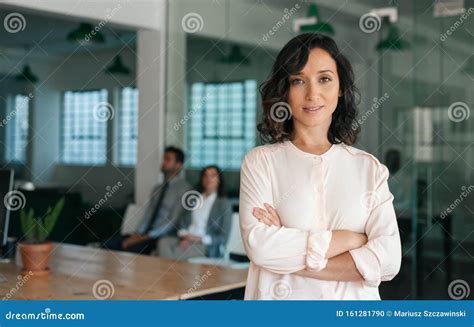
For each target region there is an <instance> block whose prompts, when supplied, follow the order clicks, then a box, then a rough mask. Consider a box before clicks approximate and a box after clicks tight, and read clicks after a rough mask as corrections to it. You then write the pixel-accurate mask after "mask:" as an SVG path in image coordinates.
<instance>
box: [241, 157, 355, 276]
mask: <svg viewBox="0 0 474 327" xmlns="http://www.w3.org/2000/svg"><path fill="white" fill-rule="evenodd" d="M269 176H270V172H269V170H268V165H267V163H266V158H265V155H264V153H263V151H259V149H257V150H254V151H252V152H251V153H250V154H249V155H247V156H246V157H245V159H244V162H243V163H242V168H241V180H240V209H239V212H240V227H241V234H242V239H243V244H244V247H245V250H246V252H247V255H248V257H249V258H250V260H251V261H252V262H253V263H254V264H256V265H257V266H260V267H263V268H265V269H267V270H269V271H272V272H275V273H280V274H290V273H295V272H297V271H300V270H304V269H309V270H313V271H319V270H322V269H324V267H325V266H326V264H327V262H328V258H330V257H331V256H334V255H337V254H340V253H343V252H346V251H348V250H350V249H353V248H354V244H355V243H357V241H356V239H360V237H359V236H357V235H356V234H357V233H353V232H350V231H330V230H323V231H316V232H309V231H303V230H299V229H296V228H287V227H284V226H281V224H280V225H278V226H277V225H268V224H266V223H265V222H264V221H262V220H259V219H257V218H256V217H255V216H254V208H258V207H260V206H262V205H263V204H264V203H272V202H273V198H272V192H271V183H270V177H269ZM348 236H350V237H348ZM348 240H349V241H348ZM353 241H354V244H353V243H352V242H353ZM357 245H358V246H360V245H361V244H358V243H357Z"/></svg>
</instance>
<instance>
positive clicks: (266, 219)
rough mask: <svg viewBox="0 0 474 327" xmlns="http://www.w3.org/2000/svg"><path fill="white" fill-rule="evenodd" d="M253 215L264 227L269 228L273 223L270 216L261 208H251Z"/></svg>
mask: <svg viewBox="0 0 474 327" xmlns="http://www.w3.org/2000/svg"><path fill="white" fill-rule="evenodd" d="M253 215H254V216H255V218H257V219H258V220H259V221H260V222H262V223H264V224H265V225H268V226H271V225H273V222H272V221H271V219H270V215H269V214H268V213H267V211H266V210H264V209H261V208H253Z"/></svg>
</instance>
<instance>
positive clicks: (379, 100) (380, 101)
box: [352, 92, 390, 131]
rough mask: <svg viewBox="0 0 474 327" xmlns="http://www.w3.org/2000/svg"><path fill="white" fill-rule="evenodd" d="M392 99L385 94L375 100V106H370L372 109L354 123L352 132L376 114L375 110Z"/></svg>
mask: <svg viewBox="0 0 474 327" xmlns="http://www.w3.org/2000/svg"><path fill="white" fill-rule="evenodd" d="M388 98H390V95H389V94H388V93H387V92H385V93H384V94H383V95H382V96H381V97H380V98H373V102H374V103H373V104H372V105H371V106H370V109H369V110H367V111H366V112H364V114H363V115H362V116H361V117H360V118H358V119H357V120H354V121H353V122H352V130H354V131H355V130H356V129H358V128H359V126H361V125H362V124H363V123H365V121H366V120H367V119H369V117H370V116H371V115H372V114H373V113H374V112H375V110H377V109H379V108H381V107H382V104H383V103H384V102H385V101H387V100H388Z"/></svg>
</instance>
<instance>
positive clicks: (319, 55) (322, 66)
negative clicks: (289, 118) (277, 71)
mask: <svg viewBox="0 0 474 327" xmlns="http://www.w3.org/2000/svg"><path fill="white" fill-rule="evenodd" d="M289 82H290V89H289V91H288V104H289V105H290V107H291V110H292V114H293V124H294V128H295V129H298V128H301V127H305V128H311V127H317V126H320V127H322V128H329V126H330V125H331V119H332V113H333V112H334V110H336V107H337V101H338V99H339V95H340V94H341V92H340V90H339V77H338V75H337V66H336V61H335V60H334V59H333V58H332V57H331V55H330V54H329V53H328V52H327V51H325V50H323V49H320V48H315V49H313V50H311V51H310V53H309V56H308V62H307V63H306V65H305V66H304V68H303V70H302V71H301V72H299V73H298V74H296V75H290V76H289Z"/></svg>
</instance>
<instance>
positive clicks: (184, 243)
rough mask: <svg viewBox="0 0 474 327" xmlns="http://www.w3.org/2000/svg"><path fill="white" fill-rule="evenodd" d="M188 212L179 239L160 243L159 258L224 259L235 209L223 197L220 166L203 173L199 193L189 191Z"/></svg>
mask: <svg viewBox="0 0 474 327" xmlns="http://www.w3.org/2000/svg"><path fill="white" fill-rule="evenodd" d="M182 204H183V206H184V207H185V209H186V210H185V211H184V213H183V215H182V217H181V219H180V226H179V227H180V228H179V230H178V237H175V236H168V237H163V238H161V239H160V240H159V242H158V253H159V256H160V257H164V258H169V259H175V260H186V259H189V258H193V257H202V256H208V257H213V258H214V257H222V256H223V254H224V253H223V250H224V248H225V246H226V244H227V240H228V238H229V234H230V228H231V226H232V206H231V204H230V202H229V200H228V199H227V197H226V196H225V194H224V179H223V176H222V173H221V170H220V169H219V167H217V166H207V167H205V168H204V169H203V170H202V171H201V175H200V179H199V185H198V186H197V190H196V191H189V192H186V193H185V194H184V196H183V201H182Z"/></svg>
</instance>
